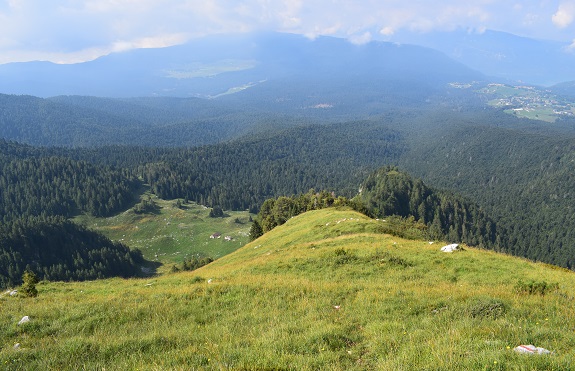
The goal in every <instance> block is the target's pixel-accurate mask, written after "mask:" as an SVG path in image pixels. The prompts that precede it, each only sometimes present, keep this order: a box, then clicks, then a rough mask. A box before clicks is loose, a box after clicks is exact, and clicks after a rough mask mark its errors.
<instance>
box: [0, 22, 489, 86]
mask: <svg viewBox="0 0 575 371" xmlns="http://www.w3.org/2000/svg"><path fill="white" fill-rule="evenodd" d="M480 78H482V75H481V74H480V73H478V72H476V71H473V70H471V69H469V68H468V67H466V66H464V65H463V64H461V63H459V62H456V61H454V60H452V59H450V58H448V57H446V56H445V55H443V54H442V53H441V52H438V51H435V50H431V49H428V48H424V47H419V46H413V45H396V44H393V43H387V42H371V43H369V44H366V45H354V44H352V43H350V42H348V41H347V40H344V39H338V38H333V37H319V38H317V39H315V40H310V39H308V38H305V37H304V36H301V35H293V34H281V33H260V34H253V35H252V34H243V35H235V36H229V35H225V36H211V37H208V38H204V39H199V40H194V41H191V42H189V43H187V44H184V45H178V46H173V47H167V48H161V49H137V50H132V51H127V52H121V53H114V54H110V55H108V56H104V57H101V58H98V59H96V60H94V61H90V62H85V63H78V64H72V65H57V64H53V63H48V62H28V63H10V64H5V65H0V93H6V94H29V95H35V96H40V97H49V96H56V95H91V96H102V97H104V96H105V97H141V96H179V97H194V96H199V97H212V96H217V95H220V94H225V93H228V92H233V91H241V90H243V89H245V88H247V87H249V86H253V85H257V84H259V83H262V82H264V81H271V82H274V81H295V80H301V81H309V80H310V79H311V80H316V81H317V82H321V83H322V84H325V83H328V82H329V83H330V84H333V83H336V82H337V81H342V82H348V81H353V80H356V79H360V80H362V79H367V80H414V79H415V80H419V81H421V82H422V83H433V84H435V83H438V82H442V83H445V82H449V81H453V80H462V79H463V80H466V81H468V80H473V79H480ZM304 91H305V90H304Z"/></svg>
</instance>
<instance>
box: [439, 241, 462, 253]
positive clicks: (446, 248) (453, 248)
mask: <svg viewBox="0 0 575 371" xmlns="http://www.w3.org/2000/svg"><path fill="white" fill-rule="evenodd" d="M457 250H459V245H458V244H456V243H452V244H451V245H446V246H443V247H442V248H441V251H443V252H454V251H457Z"/></svg>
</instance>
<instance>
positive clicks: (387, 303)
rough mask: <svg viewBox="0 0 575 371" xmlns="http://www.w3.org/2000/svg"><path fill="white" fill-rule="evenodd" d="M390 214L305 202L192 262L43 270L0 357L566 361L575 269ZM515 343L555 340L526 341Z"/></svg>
mask: <svg viewBox="0 0 575 371" xmlns="http://www.w3.org/2000/svg"><path fill="white" fill-rule="evenodd" d="M385 223H387V222H386V221H384V220H372V219H369V218H367V217H365V216H363V215H361V214H358V213H356V212H354V211H351V210H347V209H335V208H332V209H323V210H318V211H312V212H308V213H305V214H302V215H299V216H297V217H294V218H292V219H290V220H289V221H288V222H287V223H286V224H284V225H282V226H280V227H277V228H275V229H274V230H272V231H270V232H268V233H266V234H265V235H263V236H262V237H260V238H259V239H257V240H256V241H253V242H250V243H247V244H246V245H245V246H243V247H241V248H240V249H238V250H237V251H235V252H232V253H230V254H228V255H225V256H223V257H221V258H219V259H217V260H216V261H214V262H213V263H211V264H209V265H207V266H204V267H202V268H200V269H198V270H196V271H193V272H179V273H167V272H166V273H163V274H161V275H157V276H155V277H151V278H145V279H106V280H99V281H92V282H78V283H62V282H51V283H40V284H39V285H38V286H37V287H38V291H39V295H38V297H36V298H23V297H18V296H16V297H10V296H9V295H7V294H4V295H2V296H1V297H0V339H1V340H0V365H1V366H2V367H3V368H4V369H7V370H80V369H85V370H104V369H105V370H226V369H231V370H263V369H266V370H267V369H274V370H275V369H285V370H378V369H379V370H568V369H571V368H572V365H573V364H575V351H574V349H575V275H574V274H573V272H571V271H567V270H564V269H560V268H556V267H553V266H549V265H545V264H540V263H534V262H529V261H527V260H524V259H519V258H515V257H511V256H506V255H502V254H498V253H495V252H491V251H485V250H480V249H474V248H469V247H465V246H463V250H462V251H458V252H455V253H443V252H441V251H440V248H441V246H443V243H442V242H439V241H421V240H406V239H402V238H399V237H396V236H393V235H390V234H384V233H383V232H382V231H383V230H387V231H389V228H386V227H385V225H384V224H385ZM173 224H176V223H175V222H173ZM136 225H138V224H137V223H136ZM100 227H102V228H104V226H100ZM158 228H159V227H158ZM206 233H207V231H206ZM430 242H433V243H430ZM166 256H167V255H166ZM26 315H27V316H29V317H30V322H28V323H24V324H22V325H18V321H19V320H20V319H21V318H22V317H23V316H26ZM16 344H18V345H16ZM520 344H533V345H535V346H538V347H543V348H546V349H548V350H550V351H551V352H552V353H551V354H546V355H526V354H518V353H516V352H514V351H513V348H514V347H516V346H518V345H520Z"/></svg>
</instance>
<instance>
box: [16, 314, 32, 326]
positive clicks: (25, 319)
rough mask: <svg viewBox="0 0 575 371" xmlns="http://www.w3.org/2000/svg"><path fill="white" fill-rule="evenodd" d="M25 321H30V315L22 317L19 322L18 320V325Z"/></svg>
mask: <svg viewBox="0 0 575 371" xmlns="http://www.w3.org/2000/svg"><path fill="white" fill-rule="evenodd" d="M26 322H30V317H28V316H24V317H22V319H21V320H20V322H18V326H20V325H21V324H23V323H26Z"/></svg>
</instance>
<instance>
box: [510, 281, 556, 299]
mask: <svg viewBox="0 0 575 371" xmlns="http://www.w3.org/2000/svg"><path fill="white" fill-rule="evenodd" d="M558 289H559V284H558V283H547V282H546V281H534V280H531V281H529V282H526V283H525V282H523V281H519V282H517V284H516V285H515V291H516V292H518V293H520V294H527V295H541V296H544V295H545V294H548V293H550V292H552V291H557V290H558Z"/></svg>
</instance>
